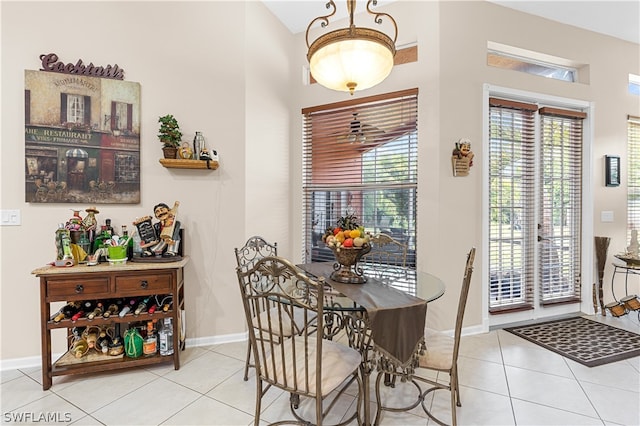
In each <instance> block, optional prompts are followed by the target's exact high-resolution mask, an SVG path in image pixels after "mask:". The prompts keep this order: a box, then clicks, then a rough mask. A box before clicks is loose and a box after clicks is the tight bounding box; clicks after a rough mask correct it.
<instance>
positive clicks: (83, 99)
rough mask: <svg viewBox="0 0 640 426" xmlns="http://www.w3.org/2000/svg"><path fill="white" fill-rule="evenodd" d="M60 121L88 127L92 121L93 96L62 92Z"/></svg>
mask: <svg viewBox="0 0 640 426" xmlns="http://www.w3.org/2000/svg"><path fill="white" fill-rule="evenodd" d="M60 123H62V124H67V123H69V124H73V125H75V126H80V127H86V128H88V127H89V125H90V123H91V98H90V97H89V96H82V95H74V94H71V93H61V94H60Z"/></svg>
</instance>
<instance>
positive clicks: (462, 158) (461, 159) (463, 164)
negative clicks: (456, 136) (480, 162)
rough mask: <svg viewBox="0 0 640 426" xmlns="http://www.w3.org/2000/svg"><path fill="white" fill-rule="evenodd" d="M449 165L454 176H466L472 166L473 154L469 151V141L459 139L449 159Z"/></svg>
mask: <svg viewBox="0 0 640 426" xmlns="http://www.w3.org/2000/svg"><path fill="white" fill-rule="evenodd" d="M451 165H452V166H453V175H454V176H467V175H468V174H469V169H470V168H471V166H473V152H472V151H471V141H470V140H469V139H460V140H459V141H458V142H456V147H455V149H454V150H453V155H452V157H451Z"/></svg>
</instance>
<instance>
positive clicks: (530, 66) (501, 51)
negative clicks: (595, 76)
mask: <svg viewBox="0 0 640 426" xmlns="http://www.w3.org/2000/svg"><path fill="white" fill-rule="evenodd" d="M487 65H489V66H491V67H496V68H502V69H506V70H512V71H519V72H524V73H527V74H532V75H537V76H541V77H546V78H552V79H555V80H562V81H568V82H572V83H575V82H576V81H578V68H582V67H584V65H582V64H577V63H576V62H574V61H570V60H568V59H564V58H559V57H556V56H551V55H547V54H545V53H539V52H534V51H531V50H526V49H521V48H518V47H514V46H509V45H506V44H501V43H496V42H492V41H489V42H488V43H487ZM583 83H586V82H585V81H583Z"/></svg>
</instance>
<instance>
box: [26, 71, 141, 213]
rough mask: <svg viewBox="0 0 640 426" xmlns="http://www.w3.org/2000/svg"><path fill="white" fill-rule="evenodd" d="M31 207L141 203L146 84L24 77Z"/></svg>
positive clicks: (87, 78) (36, 75) (44, 74)
mask: <svg viewBox="0 0 640 426" xmlns="http://www.w3.org/2000/svg"><path fill="white" fill-rule="evenodd" d="M25 201H26V202H29V203H90V204H106V203H108V204H138V203H140V84H139V83H135V82H129V81H123V80H115V79H108V78H100V77H90V76H85V75H69V74H61V73H55V72H45V71H32V70H25Z"/></svg>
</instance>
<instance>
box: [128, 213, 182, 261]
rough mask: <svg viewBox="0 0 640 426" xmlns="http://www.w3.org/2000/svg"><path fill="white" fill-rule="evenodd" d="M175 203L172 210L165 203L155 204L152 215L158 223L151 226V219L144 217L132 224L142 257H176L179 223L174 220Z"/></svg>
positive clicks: (178, 242) (178, 243) (175, 214)
mask: <svg viewBox="0 0 640 426" xmlns="http://www.w3.org/2000/svg"><path fill="white" fill-rule="evenodd" d="M179 205H180V203H179V202H178V201H176V202H175V203H174V204H173V208H171V209H169V206H168V205H167V204H165V203H159V204H156V206H155V207H154V208H153V215H154V216H155V218H156V219H158V222H156V223H154V224H153V225H151V217H150V216H145V217H142V218H140V219H137V220H136V221H135V222H133V224H134V225H136V227H137V228H138V234H139V235H140V239H141V243H140V247H141V248H142V249H143V253H142V255H143V257H148V256H154V255H155V256H165V257H168V256H177V254H178V246H179V245H180V221H179V220H176V216H177V214H178V206H179Z"/></svg>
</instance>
